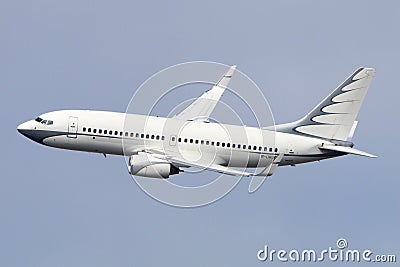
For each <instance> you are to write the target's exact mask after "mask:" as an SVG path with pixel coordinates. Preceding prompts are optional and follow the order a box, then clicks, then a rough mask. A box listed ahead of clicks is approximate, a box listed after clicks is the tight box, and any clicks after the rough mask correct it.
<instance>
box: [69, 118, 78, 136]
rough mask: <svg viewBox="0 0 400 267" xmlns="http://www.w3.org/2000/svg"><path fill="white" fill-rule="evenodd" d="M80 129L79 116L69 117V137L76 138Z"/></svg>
mask: <svg viewBox="0 0 400 267" xmlns="http://www.w3.org/2000/svg"><path fill="white" fill-rule="evenodd" d="M77 131H78V118H77V117H72V116H70V117H69V120H68V134H67V137H69V138H76V137H77V134H76V133H77Z"/></svg>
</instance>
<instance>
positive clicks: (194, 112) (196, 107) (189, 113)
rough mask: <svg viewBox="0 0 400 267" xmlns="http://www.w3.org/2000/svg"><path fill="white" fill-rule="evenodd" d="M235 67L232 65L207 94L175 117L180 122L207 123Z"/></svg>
mask: <svg viewBox="0 0 400 267" xmlns="http://www.w3.org/2000/svg"><path fill="white" fill-rule="evenodd" d="M235 70H236V65H233V66H231V67H230V68H229V70H228V71H227V72H226V73H225V75H224V76H222V77H221V79H220V80H219V81H218V82H217V83H216V84H215V85H214V86H213V87H212V88H211V89H210V90H208V91H207V92H205V93H204V94H202V95H201V96H200V97H199V98H197V99H196V100H195V101H194V102H193V103H192V104H190V105H189V106H188V107H187V108H185V109H184V110H183V111H181V112H180V113H179V114H177V115H176V116H175V118H177V119H180V120H197V121H206V122H207V121H208V120H209V117H210V115H211V113H212V112H213V111H214V108H215V106H216V105H217V103H218V101H219V99H220V98H221V96H222V94H223V93H224V92H225V89H226V88H227V87H228V84H229V82H230V80H231V78H232V75H233V73H234V72H235Z"/></svg>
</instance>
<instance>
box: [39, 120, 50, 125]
mask: <svg viewBox="0 0 400 267" xmlns="http://www.w3.org/2000/svg"><path fill="white" fill-rule="evenodd" d="M40 123H41V124H45V125H52V124H53V121H51V120H41V121H40Z"/></svg>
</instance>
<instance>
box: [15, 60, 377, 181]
mask: <svg viewBox="0 0 400 267" xmlns="http://www.w3.org/2000/svg"><path fill="white" fill-rule="evenodd" d="M234 71H235V66H232V67H230V68H229V70H228V71H227V73H226V74H225V75H224V76H223V77H222V78H221V80H220V81H219V82H218V83H217V84H215V85H214V86H213V87H212V88H211V89H210V90H209V91H207V92H205V93H204V94H203V95H201V96H200V97H199V98H197V99H196V100H195V101H194V102H193V103H192V104H191V105H189V106H188V107H187V108H186V109H184V110H183V111H182V112H180V113H179V114H177V115H176V116H174V117H172V118H166V117H155V116H144V115H137V114H125V113H117V112H108V111H91V110H61V111H54V112H49V113H45V114H43V115H40V116H39V117H37V118H36V119H34V120H30V121H27V122H24V123H22V124H21V125H19V126H18V131H19V132H20V133H21V134H23V135H24V136H26V137H28V138H29V139H32V140H33V141H35V142H38V143H40V144H43V145H46V146H51V147H56V148H63V149H70V150H78V151H87V152H95V153H102V154H104V155H106V154H115V155H125V156H128V157H129V166H128V171H129V173H130V174H132V175H137V176H144V177H154V178H168V177H169V176H170V175H174V174H178V173H179V172H181V171H184V170H185V169H186V168H191V167H192V168H193V167H194V168H201V169H205V170H211V171H216V172H219V173H224V174H229V175H235V176H258V177H261V176H262V177H266V176H270V175H272V174H273V173H274V171H275V169H276V167H277V166H285V165H295V164H300V163H306V162H312V161H319V160H323V159H327V158H333V157H338V156H343V155H346V154H355V155H361V156H366V157H376V156H374V155H371V154H369V153H366V152H363V151H360V150H357V149H355V148H353V143H352V142H350V141H349V140H350V139H351V137H352V135H353V133H354V130H355V127H356V125H357V121H356V117H357V114H358V111H359V109H360V107H361V104H362V102H363V100H364V97H365V95H366V93H367V90H368V87H369V85H370V83H371V80H372V78H373V76H374V74H375V70H374V69H372V68H360V69H358V70H357V71H356V72H354V73H353V74H352V75H351V76H350V77H349V78H348V79H347V80H346V81H344V82H343V83H342V84H341V85H340V86H339V87H338V88H336V89H335V90H334V91H333V92H332V93H331V94H329V95H328V96H327V97H326V98H325V99H324V100H323V101H322V102H321V103H320V104H318V105H317V106H316V107H315V108H314V109H313V110H311V112H309V113H308V114H307V115H305V116H304V117H303V118H302V119H300V120H297V121H294V122H291V123H287V124H280V125H276V126H275V127H271V126H270V127H268V126H267V127H262V128H256V127H247V126H241V125H229V124H218V123H212V122H210V121H209V119H210V115H211V113H212V112H213V110H214V108H215V106H216V105H217V103H218V101H219V99H220V97H221V96H222V94H223V93H224V90H225V89H226V88H227V86H228V83H229V81H230V79H231V77H232V75H233V73H234ZM238 168H240V169H238ZM248 168H258V169H254V171H248Z"/></svg>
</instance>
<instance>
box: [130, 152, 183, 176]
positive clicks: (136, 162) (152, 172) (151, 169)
mask: <svg viewBox="0 0 400 267" xmlns="http://www.w3.org/2000/svg"><path fill="white" fill-rule="evenodd" d="M128 171H129V173H130V174H132V175H137V176H144V177H152V178H164V179H166V178H169V176H170V175H173V174H178V173H179V168H177V167H175V166H174V165H172V164H171V163H169V162H168V161H166V160H163V159H158V158H155V157H153V156H151V155H149V154H146V153H140V154H137V155H132V156H130V157H129V166H128Z"/></svg>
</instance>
